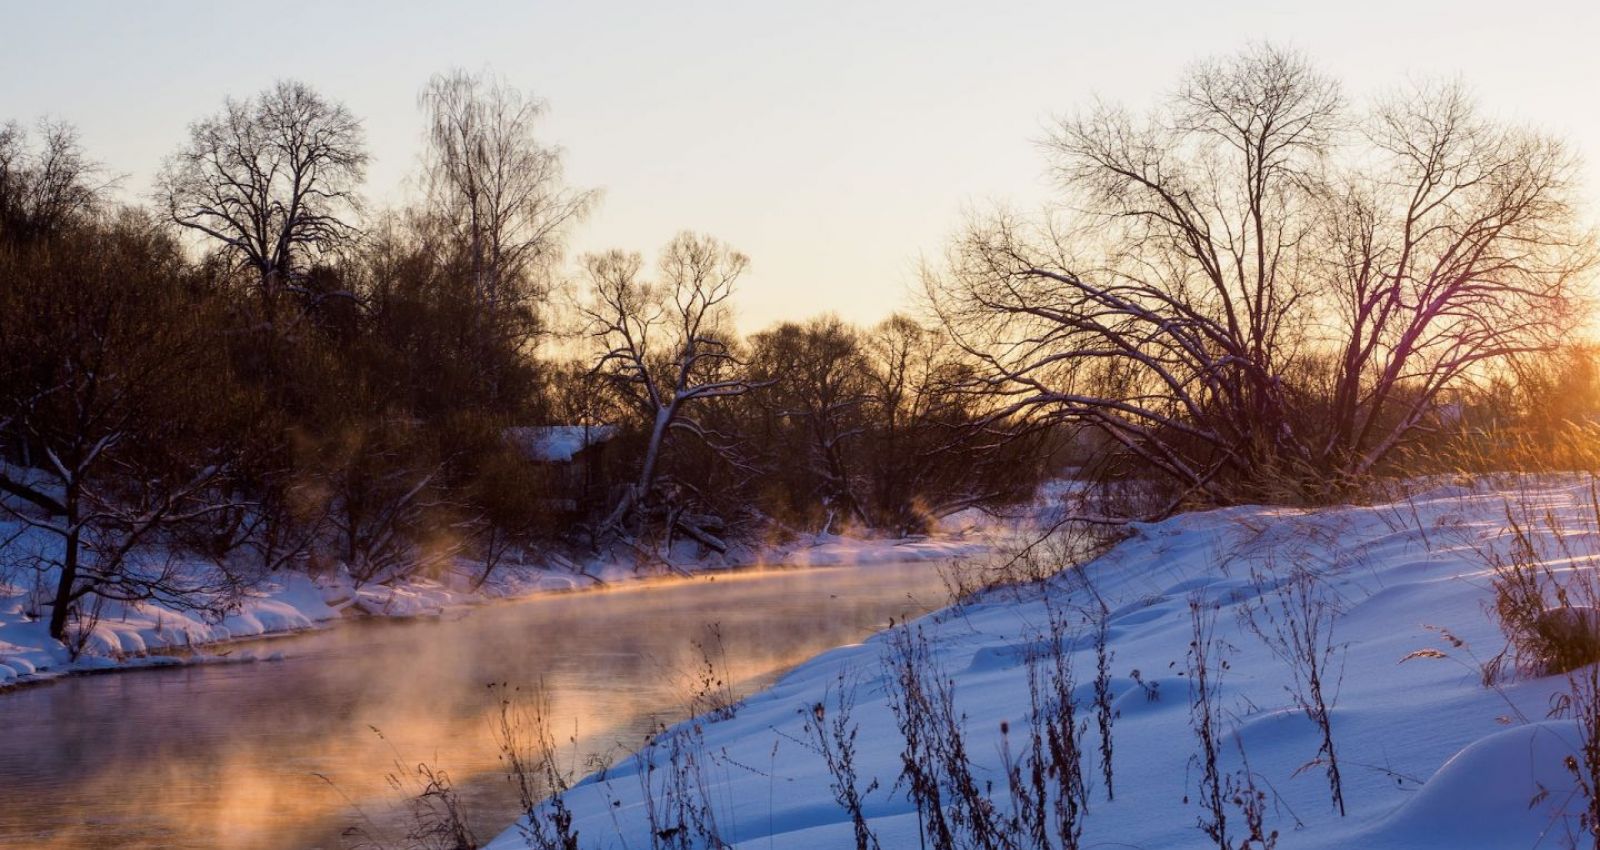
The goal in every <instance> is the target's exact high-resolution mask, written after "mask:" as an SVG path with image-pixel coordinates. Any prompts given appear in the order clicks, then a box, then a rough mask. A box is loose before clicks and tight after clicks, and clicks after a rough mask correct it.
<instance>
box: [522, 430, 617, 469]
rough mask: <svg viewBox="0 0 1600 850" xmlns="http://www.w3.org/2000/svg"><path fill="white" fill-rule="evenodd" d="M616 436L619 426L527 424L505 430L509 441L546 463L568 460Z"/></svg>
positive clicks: (530, 458) (530, 456)
mask: <svg viewBox="0 0 1600 850" xmlns="http://www.w3.org/2000/svg"><path fill="white" fill-rule="evenodd" d="M616 435H617V426H615V425H526V426H522V427H517V428H507V429H506V430H505V438H506V441H507V442H509V443H511V445H513V446H515V447H516V448H517V450H518V451H520V452H522V453H523V454H524V455H526V456H527V457H528V459H529V460H537V461H543V462H545V463H566V462H568V461H570V460H572V458H573V457H575V456H576V455H577V454H578V452H581V451H583V450H584V449H587V448H589V447H590V446H597V445H599V444H601V443H604V442H606V441H607V440H610V439H611V438H612V437H615V436H616Z"/></svg>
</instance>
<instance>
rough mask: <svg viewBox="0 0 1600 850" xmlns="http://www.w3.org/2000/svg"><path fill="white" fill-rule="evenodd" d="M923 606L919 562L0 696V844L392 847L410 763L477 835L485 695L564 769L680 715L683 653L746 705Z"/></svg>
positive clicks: (464, 623) (620, 601)
mask: <svg viewBox="0 0 1600 850" xmlns="http://www.w3.org/2000/svg"><path fill="white" fill-rule="evenodd" d="M943 600H944V592H943V585H942V583H941V582H940V580H939V577H938V574H937V570H936V568H935V567H934V566H933V565H932V564H927V563H922V564H903V565H875V566H871V567H842V568H825V569H808V570H773V571H764V572H743V573H735V574H726V575H721V576H717V577H714V578H696V579H682V580H675V581H671V582H662V583H651V584H647V585H640V586H632V587H627V588H622V589H616V590H608V591H597V592H586V593H577V594H565V595H558V596H546V597H540V598H534V599H529V600H525V601H520V602H508V603H500V604H494V605H488V606H483V607H479V608H473V609H466V610H462V611H457V612H453V613H450V614H447V615H445V616H443V617H441V618H430V619H424V620H411V621H382V620H372V621H358V622H352V623H349V624H345V625H342V626H340V627H338V628H334V629H330V630H325V631H319V632H312V633H307V634H302V635H297V636H292V637H285V638H279V639H275V640H271V641H262V642H257V643H255V644H253V645H240V646H237V647H234V648H233V651H234V652H241V653H242V652H245V651H250V652H254V653H256V654H258V655H266V654H271V653H281V655H282V657H283V660H281V661H272V662H260V663H251V664H208V665H193V666H187V667H180V668H167V669H155V670H140V671H130V672H123V673H116V674H112V675H103V676H81V677H73V678H67V679H63V680H59V681H56V682H53V683H50V684H46V685H40V686H36V687H31V688H23V689H19V690H14V691H11V692H7V693H0V847H41V848H51V847H61V848H66V847H140V848H145V847H149V848H154V847H180V848H219V847H227V848H241V850H255V848H262V850H265V848H274V849H275V848H353V847H363V846H364V847H375V846H400V845H402V844H404V841H403V839H404V836H405V835H406V833H407V831H408V829H409V828H411V825H412V824H411V820H410V817H411V816H410V814H409V811H408V808H407V806H406V804H405V800H406V798H407V796H408V795H409V794H410V793H413V792H414V791H415V790H417V787H418V786H417V784H416V778H415V776H416V774H415V769H416V766H417V765H418V764H421V763H427V764H428V765H431V766H433V767H435V768H438V769H442V770H444V771H446V772H447V773H448V775H449V777H450V779H451V781H452V783H453V784H454V785H455V786H456V787H457V789H458V790H459V791H460V792H461V797H462V799H463V801H464V805H465V808H466V812H467V815H468V819H469V822H470V823H471V825H472V827H473V829H474V830H475V832H476V834H477V837H478V838H479V839H481V840H484V841H487V840H488V839H489V838H491V837H493V836H494V835H495V834H496V833H497V832H499V831H500V830H501V829H503V828H505V827H506V826H508V825H509V824H510V822H511V821H512V820H513V819H514V818H515V817H516V815H517V814H518V808H519V806H518V803H517V799H516V793H515V791H514V789H513V787H512V786H511V784H510V782H509V781H508V780H507V779H506V777H505V775H504V772H503V770H502V769H501V766H500V764H499V761H498V749H497V746H496V744H495V737H494V735H493V734H492V732H491V722H492V721H493V719H494V718H495V716H497V713H498V706H499V702H498V694H499V693H501V691H500V689H499V688H494V689H491V688H490V687H489V686H490V685H491V684H496V683H504V685H505V686H506V687H508V688H521V689H522V691H521V692H520V693H527V692H528V691H530V690H532V689H534V688H541V687H542V689H543V692H544V694H545V698H546V700H547V702H548V709H547V716H548V717H549V718H550V724H551V726H552V728H553V729H554V730H555V731H556V734H557V735H559V736H561V737H562V738H563V739H565V738H567V737H568V736H572V737H575V738H576V745H575V746H573V745H569V744H567V743H566V741H565V740H563V746H564V747H566V748H567V749H565V750H564V752H566V753H568V754H569V755H571V756H572V758H573V759H574V760H575V761H576V762H577V763H579V764H580V765H581V764H582V763H584V762H585V761H586V760H587V759H588V758H589V757H590V756H596V757H602V758H603V757H606V756H615V755H617V754H619V753H621V752H623V751H630V750H633V749H637V748H638V746H639V745H640V744H641V743H642V742H643V740H644V737H645V735H646V734H647V733H648V732H649V730H650V729H651V728H653V726H654V724H655V723H657V722H672V721H675V720H678V719H681V718H682V717H683V716H684V714H685V711H686V707H687V705H688V701H689V699H690V698H691V695H692V694H693V692H694V689H695V684H694V681H695V678H696V675H697V673H696V671H697V670H699V669H702V668H703V667H704V660H703V659H704V653H703V652H702V650H701V649H700V648H699V647H700V646H709V647H711V650H710V652H711V654H712V656H713V657H714V659H715V661H716V665H717V667H718V668H720V669H719V671H718V672H719V673H720V674H722V675H725V676H727V677H728V678H729V679H730V680H731V681H732V682H735V683H737V688H738V689H739V690H741V691H743V692H748V691H749V690H751V689H754V688H758V687H761V686H763V685H765V684H767V683H769V682H771V681H773V680H774V679H776V678H777V676H778V675H780V674H781V673H782V672H783V671H785V670H787V669H789V668H791V667H793V666H794V665H795V664H797V663H799V662H801V661H803V660H805V659H806V658H808V657H810V656H813V655H816V654H817V653H819V652H822V651H823V650H826V649H829V648H831V647H834V646H839V645H842V644H847V643H853V642H857V641H860V640H861V639H862V638H864V637H866V636H867V635H869V634H871V633H872V632H874V631H876V630H878V629H881V628H882V627H884V626H885V625H887V623H888V621H889V619H890V618H895V619H901V618H904V617H907V616H915V615H918V614H922V613H925V612H927V611H929V610H931V609H933V608H935V607H937V606H939V605H940V604H942V603H943ZM712 624H716V626H717V629H718V630H719V631H720V634H721V640H720V644H721V647H720V649H718V648H717V641H716V639H715V638H714V637H713V634H712V632H711V631H710V628H709V627H710V626H711V625H712ZM697 644H698V645H699V646H697ZM389 775H396V776H398V777H399V779H400V784H401V789H400V790H396V789H395V788H394V787H391V785H390V783H389V780H388V778H387V777H388V776H389Z"/></svg>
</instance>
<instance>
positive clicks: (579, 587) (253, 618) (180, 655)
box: [0, 527, 993, 696]
mask: <svg viewBox="0 0 1600 850" xmlns="http://www.w3.org/2000/svg"><path fill="white" fill-rule="evenodd" d="M992 545H993V540H992V538H991V537H990V536H989V535H988V534H987V533H985V532H984V531H982V530H980V529H978V528H976V527H968V528H965V529H962V530H960V531H954V532H947V533H939V534H934V535H927V536H920V537H902V538H854V537H844V536H838V535H827V536H820V535H819V536H816V537H814V538H811V539H809V540H806V541H804V542H792V543H789V544H786V545H783V546H777V547H770V548H769V547H754V548H751V549H748V550H746V551H745V552H742V553H740V554H739V555H738V556H737V557H736V558H735V560H733V561H729V560H726V559H715V560H712V559H701V560H695V561H689V562H686V563H680V564H673V565H671V567H670V568H668V567H663V566H660V565H656V566H654V567H653V569H651V570H648V571H646V570H644V569H642V568H641V567H640V566H630V565H627V564H624V563H621V562H620V561H615V560H613V561H605V562H601V561H590V562H585V563H583V564H576V563H572V562H566V563H565V565H563V566H554V565H543V566H532V565H508V566H505V567H502V568H501V570H500V572H498V573H497V574H496V575H495V576H494V580H493V581H492V582H486V583H484V584H483V585H481V586H479V587H476V588H474V587H471V586H470V585H471V584H472V582H473V577H474V575H475V571H476V569H481V566H480V565H477V564H470V563H468V564H462V565H460V566H459V567H458V568H457V569H456V570H454V571H452V572H451V573H450V574H448V575H446V576H443V577H441V578H440V579H413V580H407V581H405V582H401V583H397V584H395V585H378V586H368V587H350V586H348V585H341V584H338V583H330V584H328V585H320V586H319V585H317V584H316V583H315V582H313V581H312V580H310V579H309V578H307V577H305V576H298V575H296V576H292V577H290V578H289V581H288V582H287V583H286V584H285V585H282V586H277V587H273V588H271V589H268V590H266V591H265V592H263V593H261V594H259V595H257V596H255V597H253V598H252V599H251V600H250V601H249V602H247V603H246V604H245V605H244V606H243V607H242V608H241V610H240V611H239V612H238V613H236V614H234V615H230V616H229V617H228V618H225V619H224V620H223V621H222V622H220V623H217V624H213V625H211V626H208V627H207V630H208V631H212V633H216V632H219V631H220V632H221V635H220V636H218V637H205V638H202V639H198V640H196V639H194V638H193V634H194V630H190V629H183V630H181V631H180V630H179V629H178V628H173V629H170V630H166V629H163V628H162V627H160V626H158V627H157V628H156V632H155V634H154V635H151V634H147V633H145V632H147V631H148V630H140V629H133V630H132V631H131V632H130V631H129V630H123V631H121V632H116V630H115V629H112V631H113V633H114V634H116V636H117V638H118V639H123V638H127V637H129V636H130V635H131V636H132V637H134V638H135V639H137V640H138V641H139V642H140V643H142V644H143V645H142V646H136V647H133V648H128V649H114V650H112V651H111V652H109V653H107V654H88V653H85V654H83V655H80V656H79V657H78V658H76V659H67V660H66V661H65V662H54V663H51V664H49V665H48V666H46V665H38V664H35V663H33V662H32V661H31V660H30V659H28V658H26V657H24V655H25V654H27V655H35V656H37V655H40V654H50V655H66V654H67V649H66V647H65V646H63V645H61V644H60V642H58V641H50V643H53V644H55V646H48V645H40V646H29V645H27V644H17V643H12V642H10V641H9V640H8V638H10V637H13V635H12V634H9V633H8V628H7V627H11V628H10V630H9V631H11V632H15V631H17V630H18V629H17V627H18V626H24V627H26V626H34V627H35V628H34V629H32V630H31V631H34V632H39V633H41V636H42V625H43V624H42V623H39V622H37V621H18V620H17V619H16V618H14V617H9V616H7V615H5V614H4V613H0V696H3V695H4V694H6V693H8V692H11V691H13V690H17V689H21V688H27V687H32V686H37V685H44V684H49V683H51V682H54V681H58V680H60V679H63V678H66V677H69V676H83V675H102V674H107V673H121V672H130V671H138V670H152V669H168V668H172V667H179V666H193V665H200V664H221V663H229V664H239V663H257V662H270V661H273V660H277V659H276V656H275V655H274V654H266V655H257V654H255V653H245V654H242V655H239V656H233V655H232V653H221V654H218V650H221V649H225V648H227V647H230V646H241V645H245V644H250V643H253V642H256V641H270V640H273V639H275V638H287V637H293V636H295V635H300V634H304V633H307V632H313V631H322V630H325V629H331V628H335V627H338V626H341V625H343V624H346V623H352V622H358V621H361V620H366V619H389V620H406V619H417V618H424V617H440V616H444V615H446V614H448V613H450V612H453V611H465V610H470V609H473V608H479V607H483V606H487V605H493V604H499V603H516V602H523V601H527V600H530V599H537V598H540V597H546V596H554V595H559V594H571V593H588V592H594V591H598V590H607V589H613V588H616V587H619V586H628V585H637V584H643V583H646V582H651V581H661V580H679V579H682V580H687V579H693V578H697V577H701V576H706V575H714V574H717V573H729V572H738V571H744V570H752V569H813V568H824V567H840V566H856V567H863V568H870V567H872V566H874V565H879V564H890V563H908V562H936V561H947V560H950V559H954V558H961V557H973V556H978V555H981V554H983V553H984V552H987V551H989V550H990V548H991V547H992ZM475 568H476V569H475ZM297 583H299V584H302V586H300V587H291V586H289V585H293V584H297ZM307 586H310V587H315V588H316V590H317V591H319V593H320V595H321V598H319V599H316V600H314V601H315V603H317V604H306V603H307V602H311V601H313V600H308V599H304V598H301V599H296V598H295V597H297V596H299V597H304V596H305V592H306V589H307ZM344 593H348V594H349V595H348V596H343V595H342V594H344ZM269 606H270V607H273V608H281V606H287V607H289V608H291V609H294V613H295V614H297V615H298V617H291V618H284V617H283V615H284V613H285V612H284V611H283V610H281V609H280V610H274V611H273V612H272V613H273V615H274V616H273V617H267V618H266V620H267V621H269V622H272V621H275V622H276V623H278V625H267V624H264V623H263V622H262V617H261V616H260V615H261V614H263V612H264V611H265V609H267V608H268V607H269ZM161 613H163V612H160V611H157V612H154V616H155V617H156V618H157V619H158V620H159V619H160V616H161ZM165 613H166V614H167V615H168V616H171V617H173V618H174V619H175V620H178V619H181V615H179V614H178V612H170V611H168V612H165ZM125 622H126V621H125ZM230 624H232V627H231V628H230ZM252 624H255V625H256V626H257V627H254V628H253V627H252ZM106 625H107V627H108V628H109V627H110V624H106ZM235 628H237V629H239V630H238V631H235V630H234V629H235ZM163 632H165V633H166V634H169V635H171V637H170V638H168V639H165V640H163V639H162V634H163ZM24 639H25V636H24ZM46 639H47V640H48V638H46ZM33 643H43V642H42V641H37V640H36V641H34V642H33ZM19 650H20V652H19ZM18 662H21V663H20V664H19V663H18ZM13 665H15V666H13ZM17 667H21V668H23V669H21V670H17ZM30 668H31V669H30Z"/></svg>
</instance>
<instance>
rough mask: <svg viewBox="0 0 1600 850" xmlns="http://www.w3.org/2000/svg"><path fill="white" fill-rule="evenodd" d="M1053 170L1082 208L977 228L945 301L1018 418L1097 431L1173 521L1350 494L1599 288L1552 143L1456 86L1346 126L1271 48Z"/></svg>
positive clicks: (997, 220) (943, 294) (1082, 129)
mask: <svg viewBox="0 0 1600 850" xmlns="http://www.w3.org/2000/svg"><path fill="white" fill-rule="evenodd" d="M1352 126H1358V127H1359V128H1360V132H1354V131H1352V130H1351V127H1352ZM1048 148H1049V151H1050V154H1051V157H1052V165H1053V167H1054V170H1055V173H1056V175H1057V176H1058V178H1059V179H1060V182H1061V184H1062V186H1063V188H1064V189H1065V190H1066V191H1067V193H1068V194H1069V198H1070V202H1071V205H1072V206H1073V207H1074V208H1076V210H1077V211H1078V212H1077V213H1076V214H1074V215H1063V216H1058V217H1053V218H1051V219H1050V220H1048V221H1045V222H1044V223H1042V224H1029V223H1027V222H1024V221H1022V220H1020V219H1019V218H1017V217H1016V216H1013V215H1010V214H1007V213H998V214H996V215H994V216H993V217H991V218H990V219H989V220H986V221H979V222H976V223H975V224H974V225H973V226H972V227H971V228H970V229H969V231H968V232H967V233H966V234H965V235H964V236H963V237H962V238H960V239H959V240H958V241H957V242H956V244H955V245H954V246H953V247H952V250H951V262H950V268H949V271H948V273H946V274H932V275H930V278H929V286H930V288H931V290H932V292H933V294H934V296H935V301H936V303H937V306H938V309H939V311H940V313H941V315H942V317H943V319H944V321H945V323H946V325H947V327H948V328H950V329H951V330H952V331H953V332H954V333H955V335H956V336H957V337H958V339H959V340H960V342H961V344H962V345H963V346H964V347H965V348H966V349H967V350H968V351H969V352H971V353H972V354H973V355H975V356H976V357H978V358H979V359H980V361H981V362H983V363H984V365H985V367H986V370H987V375H986V377H987V379H988V381H989V382H990V384H991V386H992V387H994V388H995V390H996V391H997V392H999V393H1000V394H1002V395H1003V397H1004V398H1005V399H1006V400H1007V405H1006V407H1005V410H1004V412H1009V413H1014V412H1027V413H1031V414H1035V415H1037V416H1039V417H1041V418H1043V419H1046V420H1050V421H1059V422H1071V423H1078V424H1086V425H1089V426H1091V427H1093V428H1095V429H1097V430H1099V431H1100V432H1101V433H1103V434H1104V435H1105V436H1106V437H1107V438H1108V439H1109V441H1110V442H1111V443H1113V444H1114V445H1116V446H1117V447H1119V448H1120V450H1122V451H1124V452H1126V453H1128V454H1129V455H1130V456H1132V457H1134V458H1136V459H1137V460H1138V461H1139V462H1140V463H1141V464H1142V465H1143V466H1144V467H1146V468H1148V469H1151V470H1153V471H1155V472H1156V473H1157V474H1159V475H1161V476H1163V477H1164V478H1166V479H1167V480H1168V481H1170V482H1171V483H1172V484H1174V485H1175V487H1174V488H1173V492H1174V497H1173V501H1172V502H1171V504H1173V505H1176V504H1177V503H1178V502H1179V501H1181V500H1182V499H1183V498H1187V497H1189V496H1192V495H1198V496H1200V497H1202V498H1205V499H1209V500H1213V501H1231V500H1237V499H1248V498H1272V497H1274V496H1279V495H1284V494H1282V493H1279V492H1275V490H1276V488H1281V487H1283V486H1284V485H1283V484H1282V483H1280V482H1283V481H1288V482H1290V484H1289V485H1288V486H1289V487H1290V488H1291V490H1292V491H1293V492H1292V495H1295V496H1299V497H1310V498H1318V497H1326V496H1328V495H1331V494H1333V493H1337V492H1340V491H1341V490H1342V489H1343V488H1345V487H1347V486H1348V485H1349V483H1350V482H1351V480H1352V479H1353V478H1356V477H1359V476H1361V475H1364V474H1366V473H1369V472H1371V471H1372V470H1373V469H1374V468H1375V467H1376V466H1377V465H1378V464H1379V463H1381V462H1382V461H1383V460H1384V459H1385V458H1386V457H1387V456H1388V455H1389V454H1390V453H1391V452H1392V451H1393V450H1394V448H1395V447H1396V446H1398V445H1400V444H1401V443H1403V442H1404V441H1405V440H1407V439H1409V438H1411V437H1413V436H1415V435H1416V433H1417V432H1418V430H1419V429H1422V428H1425V427H1427V426H1428V425H1429V424H1430V422H1431V421H1433V418H1434V415H1435V411H1436V409H1437V404H1436V401H1437V399H1438V397H1439V393H1440V391H1441V390H1442V389H1444V388H1445V387H1447V386H1449V385H1450V384H1451V383H1452V382H1454V381H1457V380H1459V379H1461V378H1462V377H1463V375H1465V374H1466V373H1467V372H1468V371H1469V370H1471V369H1472V368H1473V366H1474V365H1475V364H1477V363H1480V362H1483V361H1484V360H1487V359H1490V358H1495V357H1501V356H1504V355H1506V354H1508V353H1512V352H1517V351H1526V350H1529V349H1532V348H1538V347H1541V346H1544V345H1546V344H1548V340H1549V339H1550V337H1551V334H1552V332H1555V331H1558V330H1559V329H1560V328H1562V327H1563V326H1564V317H1563V315H1562V308H1563V307H1564V306H1565V305H1566V304H1568V303H1569V296H1570V295H1571V294H1572V287H1573V284H1574V279H1575V277H1576V276H1577V275H1578V274H1579V273H1580V272H1581V271H1582V270H1583V269H1585V268H1586V267H1587V266H1588V261H1589V256H1588V240H1587V236H1586V235H1585V234H1583V233H1581V232H1580V231H1579V230H1578V229H1577V228H1576V227H1575V226H1574V222H1573V219H1574V215H1573V213H1572V209H1571V206H1570V203H1569V201H1568V195H1569V192H1570V189H1571V185H1570V181H1571V164H1570V159H1569V157H1568V156H1567V155H1566V154H1565V153H1564V151H1563V149H1562V147H1561V146H1560V145H1559V144H1557V143H1555V142H1553V141H1550V140H1548V139H1543V138H1539V137H1534V136H1531V135H1529V134H1527V133H1525V132H1522V131H1518V130H1509V129H1504V128H1499V127H1495V126H1492V125H1489V124H1487V123H1485V122H1482V121H1480V120H1478V119H1476V118H1474V117H1473V116H1472V113H1471V110H1470V108H1469V107H1468V104H1467V103H1466V101H1465V99H1464V98H1463V97H1462V96H1461V95H1460V93H1459V91H1457V90H1455V89H1446V90H1442V91H1431V90H1430V91H1425V92H1424V93H1422V94H1421V95H1418V96H1412V97H1409V98H1407V99H1406V100H1404V101H1403V102H1402V104H1401V105H1400V106H1386V107H1381V108H1379V109H1378V110H1377V111H1376V112H1375V113H1374V114H1373V115H1372V116H1371V117H1369V118H1367V119H1366V120H1363V121H1354V120H1352V116H1351V115H1350V113H1349V110H1347V108H1346V107H1345V105H1344V101H1343V98H1342V97H1341V95H1340V94H1339V90H1338V87H1337V86H1336V85H1335V84H1334V83H1333V82H1332V81H1331V80H1329V79H1327V78H1326V77H1323V76H1322V75H1320V74H1318V73H1317V72H1316V71H1315V70H1314V69H1312V68H1311V67H1310V66H1309V65H1308V64H1307V63H1306V62H1305V61H1304V60H1303V59H1302V58H1300V57H1299V56H1297V55H1294V54H1292V53H1288V52H1285V51H1281V50H1277V49H1274V48H1272V47H1267V46H1258V47H1253V48H1251V49H1249V50H1246V51H1245V52H1243V53H1241V54H1239V55H1236V56H1233V57H1230V58H1227V59H1224V60H1220V61H1213V62H1208V63H1204V64H1201V65H1199V66H1197V67H1196V68H1195V69H1193V70H1192V71H1191V73H1190V74H1189V76H1188V78H1187V79H1186V81H1185V82H1184V83H1183V84H1182V85H1181V86H1180V87H1179V89H1178V91H1177V92H1176V95H1175V96H1174V97H1173V98H1172V100H1171V101H1169V104H1168V106H1167V108H1165V109H1164V110H1162V111H1160V112H1159V113H1158V114H1157V115H1156V116H1155V117H1153V118H1151V119H1149V120H1146V121H1138V120H1135V119H1134V118H1133V117H1131V116H1130V115H1129V114H1128V113H1127V112H1125V111H1123V110H1121V109H1116V108H1101V109H1099V110H1096V111H1094V112H1091V113H1089V114H1087V115H1085V116H1081V117H1076V118H1072V119H1068V120H1065V121H1063V122H1061V124H1060V126H1059V128H1058V129H1057V131H1056V133H1055V135H1054V136H1053V137H1052V138H1051V139H1050V140H1049V142H1048Z"/></svg>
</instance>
